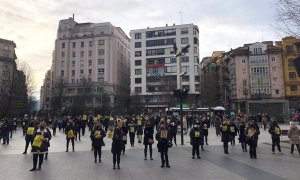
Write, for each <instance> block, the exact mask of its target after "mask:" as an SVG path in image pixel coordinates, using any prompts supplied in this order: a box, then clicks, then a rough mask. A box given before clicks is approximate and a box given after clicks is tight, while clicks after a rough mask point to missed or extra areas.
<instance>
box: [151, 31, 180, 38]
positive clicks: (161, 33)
mask: <svg viewBox="0 0 300 180" xmlns="http://www.w3.org/2000/svg"><path fill="white" fill-rule="evenodd" d="M175 35H176V29H166V30H157V31H147V32H146V37H147V38H152V37H163V36H175Z"/></svg>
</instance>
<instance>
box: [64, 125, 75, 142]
mask: <svg viewBox="0 0 300 180" xmlns="http://www.w3.org/2000/svg"><path fill="white" fill-rule="evenodd" d="M70 131H73V137H71V136H69V135H68V134H69V132H70ZM65 134H66V139H74V138H75V136H76V130H75V127H74V126H67V127H66V131H65Z"/></svg>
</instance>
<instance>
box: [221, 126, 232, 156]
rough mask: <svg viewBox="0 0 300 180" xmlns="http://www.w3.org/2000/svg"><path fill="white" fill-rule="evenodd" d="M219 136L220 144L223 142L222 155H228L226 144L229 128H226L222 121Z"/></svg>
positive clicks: (228, 139)
mask: <svg viewBox="0 0 300 180" xmlns="http://www.w3.org/2000/svg"><path fill="white" fill-rule="evenodd" d="M221 135H222V138H221V140H222V142H223V148H224V153H225V154H229V152H228V142H229V141H230V128H229V126H228V123H227V121H226V120H225V121H223V123H222V125H221Z"/></svg>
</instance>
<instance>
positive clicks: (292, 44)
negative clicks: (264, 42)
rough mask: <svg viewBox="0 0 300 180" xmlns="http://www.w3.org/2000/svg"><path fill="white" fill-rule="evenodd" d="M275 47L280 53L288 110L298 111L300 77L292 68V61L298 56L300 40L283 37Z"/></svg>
mask: <svg viewBox="0 0 300 180" xmlns="http://www.w3.org/2000/svg"><path fill="white" fill-rule="evenodd" d="M276 46H277V47H279V48H280V49H281V51H282V59H283V73H284V76H283V77H284V89H285V97H286V99H287V100H289V103H290V109H300V101H299V97H300V77H299V74H297V72H296V68H295V66H294V59H295V58H297V57H299V56H300V39H297V38H295V37H292V36H289V37H285V38H282V41H278V42H276Z"/></svg>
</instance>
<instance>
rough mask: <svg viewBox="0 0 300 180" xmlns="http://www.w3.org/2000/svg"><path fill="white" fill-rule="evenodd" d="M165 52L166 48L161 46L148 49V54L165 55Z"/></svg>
mask: <svg viewBox="0 0 300 180" xmlns="http://www.w3.org/2000/svg"><path fill="white" fill-rule="evenodd" d="M164 54H165V49H164V48H160V49H147V50H146V56H155V55H164Z"/></svg>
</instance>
